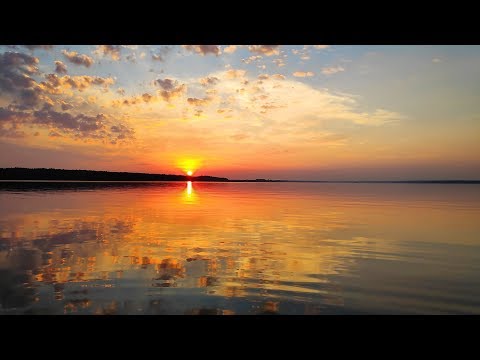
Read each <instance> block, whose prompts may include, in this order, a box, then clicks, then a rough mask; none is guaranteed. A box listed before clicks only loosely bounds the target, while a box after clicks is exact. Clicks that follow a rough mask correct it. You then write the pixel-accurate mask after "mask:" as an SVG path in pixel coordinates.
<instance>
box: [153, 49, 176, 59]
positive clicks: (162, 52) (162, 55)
mask: <svg viewBox="0 0 480 360" xmlns="http://www.w3.org/2000/svg"><path fill="white" fill-rule="evenodd" d="M171 50H172V47H171V46H162V47H161V48H160V49H158V50H157V51H156V52H154V53H152V60H155V61H160V62H163V61H165V59H166V57H167V55H168V54H169V53H170V52H171Z"/></svg>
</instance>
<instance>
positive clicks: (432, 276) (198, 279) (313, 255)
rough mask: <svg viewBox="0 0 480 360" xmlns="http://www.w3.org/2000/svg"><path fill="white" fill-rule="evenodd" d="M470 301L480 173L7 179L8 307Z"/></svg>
mask: <svg viewBox="0 0 480 360" xmlns="http://www.w3.org/2000/svg"><path fill="white" fill-rule="evenodd" d="M473 313H476V314H479V313H480V185H439V184H320V183H193V184H192V183H182V182H163V183H162V182H157V183H142V184H139V183H36V185H35V186H30V185H27V184H26V183H23V184H19V183H17V184H13V183H5V182H4V183H0V314H224V315H230V314H473Z"/></svg>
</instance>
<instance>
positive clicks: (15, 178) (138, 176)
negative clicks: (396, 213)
mask: <svg viewBox="0 0 480 360" xmlns="http://www.w3.org/2000/svg"><path fill="white" fill-rule="evenodd" d="M157 181H182V182H184V181H196V182H235V183H241V182H242V183H250V182H255V183H270V182H274V183H279V182H282V183H325V184H480V180H461V179H452V180H271V179H228V178H226V177H216V176H206V175H205V176H186V175H173V174H148V173H130V172H113V171H96V170H64V169H45V168H38V169H29V168H0V182H3V183H5V182H22V183H25V182H137V183H140V182H157Z"/></svg>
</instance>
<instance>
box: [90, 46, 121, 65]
mask: <svg viewBox="0 0 480 360" xmlns="http://www.w3.org/2000/svg"><path fill="white" fill-rule="evenodd" d="M121 49H122V47H121V46H119V45H98V46H97V49H96V50H95V51H94V53H95V54H97V55H101V56H105V57H110V58H111V59H112V60H114V61H119V60H120V50H121Z"/></svg>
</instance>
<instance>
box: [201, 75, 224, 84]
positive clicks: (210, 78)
mask: <svg viewBox="0 0 480 360" xmlns="http://www.w3.org/2000/svg"><path fill="white" fill-rule="evenodd" d="M219 81H220V79H219V78H217V77H215V76H207V77H204V78H201V79H200V84H201V85H202V86H210V85H215V84H217V83H218V82H219Z"/></svg>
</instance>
